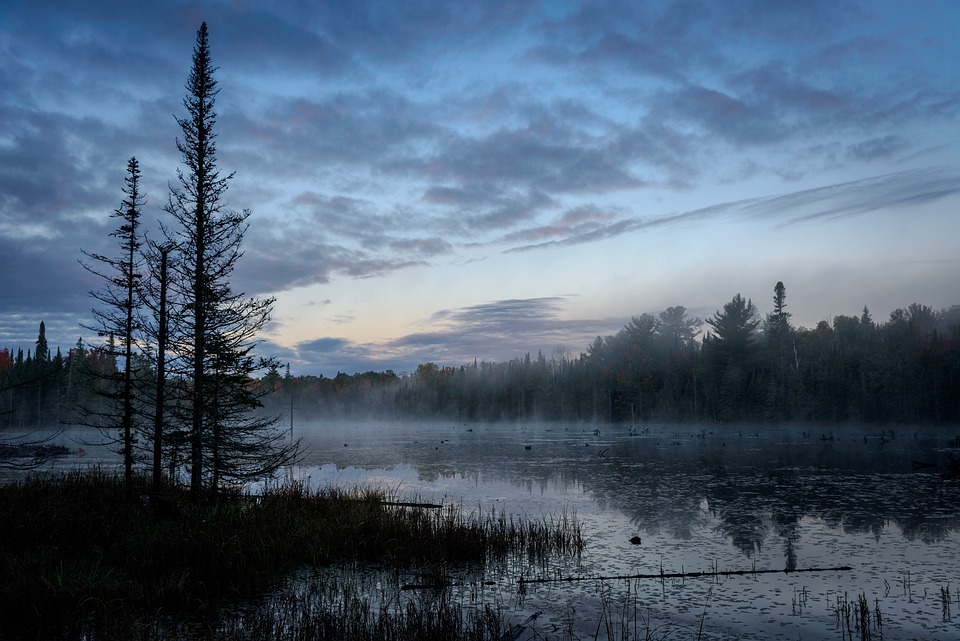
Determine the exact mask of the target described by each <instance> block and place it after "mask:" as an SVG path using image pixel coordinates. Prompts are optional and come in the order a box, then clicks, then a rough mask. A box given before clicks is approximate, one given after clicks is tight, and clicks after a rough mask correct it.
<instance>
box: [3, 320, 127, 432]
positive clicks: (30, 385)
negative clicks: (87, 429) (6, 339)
mask: <svg viewBox="0 0 960 641" xmlns="http://www.w3.org/2000/svg"><path fill="white" fill-rule="evenodd" d="M116 369H117V362H116V357H115V356H113V355H111V353H110V351H109V350H108V349H97V348H90V347H87V346H86V345H84V343H83V339H80V340H78V341H77V344H76V345H75V346H74V347H72V348H70V349H69V350H68V351H67V353H66V354H65V355H64V354H63V353H62V351H61V350H60V348H59V347H58V348H57V351H56V353H54V354H51V352H50V349H49V348H48V346H47V340H46V331H45V327H44V324H43V322H41V323H40V332H39V334H38V336H37V347H36V351H33V350H29V349H28V350H27V353H26V354H24V352H23V349H17V351H16V353H14V352H12V351H11V350H10V349H9V348H2V349H0V426H3V427H5V428H6V429H17V430H25V429H33V428H35V427H37V426H41V425H58V424H69V423H78V422H81V421H82V420H84V417H85V416H86V415H87V410H88V409H89V408H93V409H98V408H100V409H103V408H104V404H105V399H106V393H107V387H106V385H105V381H106V380H107V379H108V375H109V374H110V373H112V372H115V371H116Z"/></svg>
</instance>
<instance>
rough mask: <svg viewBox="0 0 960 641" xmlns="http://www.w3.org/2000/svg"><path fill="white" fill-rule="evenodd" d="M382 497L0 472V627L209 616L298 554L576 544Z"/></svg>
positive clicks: (31, 630) (368, 557) (461, 551)
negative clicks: (193, 495)
mask: <svg viewBox="0 0 960 641" xmlns="http://www.w3.org/2000/svg"><path fill="white" fill-rule="evenodd" d="M392 498H394V497H388V496H385V495H384V494H383V493H381V492H378V491H373V490H362V491H356V492H351V491H345V490H342V489H335V488H334V489H322V490H319V491H309V490H308V489H306V488H305V487H304V486H302V485H297V484H291V485H287V486H284V487H281V488H278V489H275V490H272V491H268V492H265V493H264V494H263V495H262V496H258V497H251V496H248V495H245V494H240V493H238V494H229V495H219V496H217V497H213V498H209V499H206V500H202V501H197V502H194V501H191V500H190V499H189V498H188V496H187V495H186V493H185V492H184V491H182V490H180V489H176V488H171V489H169V490H168V491H166V492H164V493H162V494H160V495H154V494H150V493H148V492H146V491H143V492H134V493H132V494H128V493H127V492H126V491H125V490H124V488H123V483H122V479H119V478H117V477H115V476H113V475H110V474H104V473H99V472H85V473H74V474H69V475H66V476H62V477H56V478H44V477H39V476H38V477H29V478H27V479H25V480H22V481H19V482H16V483H13V484H8V485H3V486H0V524H2V527H0V622H2V623H0V638H3V634H7V635H10V636H13V637H25V638H55V637H61V638H72V637H76V636H78V635H81V634H84V633H89V631H91V630H93V631H94V635H95V637H97V638H110V637H117V638H129V635H130V634H131V632H132V631H140V633H142V631H144V630H149V629H152V628H153V626H152V625H151V621H153V620H154V619H156V618H158V617H165V618H169V619H171V620H177V619H178V618H179V617H181V616H184V617H185V616H189V617H190V618H191V619H192V620H198V619H199V620H203V619H206V620H209V621H214V620H216V618H217V616H218V614H217V612H218V609H219V608H220V607H221V606H224V605H226V604H229V603H231V602H234V601H236V600H237V599H239V598H241V597H245V596H252V595H256V594H258V593H261V592H263V591H264V590H266V589H268V588H270V587H272V586H277V585H279V584H280V581H281V580H282V579H283V577H285V576H287V575H288V574H289V573H290V572H291V571H292V570H294V569H296V568H300V567H303V566H305V565H312V566H316V567H322V566H325V565H327V564H330V563H335V562H336V563H342V562H353V561H356V562H373V563H376V564H378V565H380V566H382V567H392V568H398V569H400V568H404V569H416V568H418V567H421V566H423V565H431V566H437V565H441V566H442V565H447V564H449V565H455V564H460V565H463V564H478V565H479V564H483V563H485V562H487V561H488V560H498V559H505V558H507V557H508V556H509V555H510V554H523V555H527V556H529V557H532V558H538V557H546V556H548V555H552V554H557V553H574V554H575V553H578V552H579V550H580V549H581V548H582V545H583V543H582V539H581V538H580V530H579V526H578V525H577V523H576V522H575V521H574V520H571V519H560V520H557V521H543V522H516V521H513V520H510V519H505V518H503V517H502V516H496V515H488V516H487V517H479V516H474V517H471V518H467V517H465V516H464V515H463V514H462V513H461V512H460V511H459V510H457V509H455V508H454V507H443V508H440V509H430V508H418V507H411V506H399V505H391V504H390V501H391V499H392ZM448 614H449V613H448ZM473 616H474V615H473V614H471V615H470V617H468V618H470V620H471V621H473V620H474V619H473V618H472V617H473ZM485 621H487V622H489V617H487V618H486V619H485ZM448 638H449V637H448Z"/></svg>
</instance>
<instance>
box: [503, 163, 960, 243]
mask: <svg viewBox="0 0 960 641" xmlns="http://www.w3.org/2000/svg"><path fill="white" fill-rule="evenodd" d="M958 193H960V170H958V169H956V168H946V167H934V168H929V169H924V170H909V171H903V172H898V173H893V174H886V175H882V176H874V177H871V178H865V179H861V180H854V181H848V182H843V183H837V184H833V185H827V186H824V187H817V188H813V189H804V190H800V191H795V192H790V193H786V194H779V195H775V196H766V197H759V198H748V199H744V200H738V201H730V202H724V203H718V204H716V205H711V206H709V207H702V208H699V209H693V210H689V211H685V212H680V213H677V214H668V215H663V216H656V217H632V216H631V217H622V218H616V219H611V220H609V221H604V222H603V223H599V222H598V223H597V224H595V225H593V226H592V228H590V229H586V230H584V229H577V228H576V227H572V228H569V230H568V233H566V234H564V233H562V231H561V228H560V227H551V228H548V229H547V230H543V231H541V230H537V229H531V230H528V232H527V233H526V234H520V233H518V234H514V235H513V236H512V237H511V240H521V239H535V238H536V237H538V236H550V235H555V236H560V238H557V239H555V240H549V241H544V242H539V243H531V244H526V245H519V246H516V247H512V248H509V249H507V250H505V251H506V252H507V253H515V252H526V251H530V250H534V249H546V248H550V247H557V246H569V245H579V244H583V243H590V242H597V241H600V240H604V239H607V238H612V237H616V236H620V235H623V234H631V233H638V232H641V231H644V230H648V229H651V228H656V227H662V226H668V225H678V224H689V223H692V222H694V221H697V220H703V219H710V218H719V217H734V218H744V217H751V218H761V219H771V220H773V221H775V222H776V224H777V225H778V226H788V225H795V224H799V223H806V222H813V221H817V220H823V221H831V220H836V219H840V218H845V217H849V216H858V215H863V214H867V213H870V212H879V211H885V210H888V209H890V208H893V207H900V206H916V205H920V204H924V203H929V202H935V201H937V200H940V199H942V198H946V197H949V196H953V195H955V194H958Z"/></svg>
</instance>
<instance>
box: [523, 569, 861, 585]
mask: <svg viewBox="0 0 960 641" xmlns="http://www.w3.org/2000/svg"><path fill="white" fill-rule="evenodd" d="M852 569H853V568H852V567H850V566H849V565H841V566H839V567H833V568H797V569H796V570H789V569H783V570H723V571H720V570H716V571H708V572H657V573H655V574H618V575H613V576H565V577H560V578H552V579H525V578H524V577H520V587H521V588H522V587H523V586H525V585H529V584H533V583H564V582H569V583H572V582H574V581H620V580H629V579H696V578H701V577H714V576H750V575H754V574H794V573H796V572H849V571H850V570H852Z"/></svg>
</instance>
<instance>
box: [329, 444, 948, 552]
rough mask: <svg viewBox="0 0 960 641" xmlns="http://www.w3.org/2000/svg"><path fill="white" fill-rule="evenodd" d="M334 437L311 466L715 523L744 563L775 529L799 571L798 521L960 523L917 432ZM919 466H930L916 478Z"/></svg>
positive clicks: (661, 523)
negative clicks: (488, 484)
mask: <svg viewBox="0 0 960 641" xmlns="http://www.w3.org/2000/svg"><path fill="white" fill-rule="evenodd" d="M468 429H469V430H470V431H468ZM371 432H372V433H373V434H374V435H376V438H375V439H371V438H370V436H371ZM841 434H842V435H841ZM327 436H328V437H329V436H330V435H329V434H327ZM336 436H337V438H336V440H337V441H338V442H339V440H340V439H343V443H342V444H339V443H338V447H333V446H331V444H330V443H329V441H330V438H324V437H322V436H321V437H319V438H318V439H317V441H316V442H315V449H314V454H313V458H312V460H311V461H310V462H311V463H313V464H323V463H334V464H335V465H337V466H338V468H340V469H346V468H347V467H361V468H366V469H371V470H372V469H380V470H389V469H391V468H392V467H394V466H397V465H404V464H409V465H411V466H412V467H413V468H414V469H415V470H416V471H417V475H418V478H419V479H420V480H422V481H423V482H425V483H433V482H436V481H437V480H439V479H444V478H461V479H468V480H473V481H474V482H475V483H478V484H479V483H481V482H485V481H491V480H499V481H506V482H509V483H511V484H512V485H514V486H516V487H518V488H523V489H525V490H526V491H527V492H529V493H534V494H536V493H539V494H541V495H542V494H545V493H547V492H557V491H560V492H567V491H576V492H583V493H586V494H588V495H589V496H590V497H591V498H592V499H593V500H594V501H596V502H597V504H598V505H599V506H600V507H601V508H602V509H607V508H615V509H617V510H619V511H621V512H623V513H624V514H625V515H627V516H628V517H629V519H630V521H631V522H632V523H634V524H635V525H636V527H637V528H638V530H639V531H640V532H644V533H647V534H666V535H668V536H670V537H672V538H674V539H677V540H686V539H689V538H690V537H691V536H692V534H693V532H694V531H696V530H698V529H700V528H702V527H703V526H704V525H706V523H707V522H708V521H713V522H716V523H717V525H716V528H717V529H718V530H719V531H720V532H721V533H722V534H723V535H724V536H725V537H726V538H727V539H729V541H730V542H731V543H732V544H733V545H734V546H735V547H736V548H737V549H738V550H739V551H740V552H741V553H742V554H743V555H745V556H747V557H752V556H754V555H755V554H757V553H758V552H760V551H762V549H763V546H764V544H765V542H768V540H769V538H770V535H771V533H773V534H774V535H775V536H776V537H777V538H779V540H780V541H781V544H782V547H783V555H784V559H785V567H787V568H796V567H797V563H798V560H797V554H798V552H797V541H798V536H799V534H798V532H799V524H800V522H801V520H803V519H817V520H822V521H823V522H824V523H826V524H828V525H829V526H830V527H832V528H836V529H839V530H841V531H842V532H844V533H847V534H861V533H869V534H871V535H873V536H874V537H875V538H876V539H877V540H879V538H880V536H881V534H882V533H883V532H884V531H886V530H888V529H889V528H890V527H891V526H896V527H897V528H898V529H899V530H900V532H902V535H903V536H904V537H906V539H908V540H909V541H922V542H924V543H932V542H937V541H941V540H943V539H944V537H946V536H947V535H948V534H949V533H951V532H953V531H956V530H957V529H958V526H960V516H958V513H960V483H958V481H956V480H950V479H944V478H942V477H941V475H940V473H939V470H938V467H937V465H938V464H939V465H940V467H941V468H942V466H943V465H944V463H945V458H946V455H947V452H946V451H945V450H944V449H943V447H944V445H945V444H946V438H945V437H938V435H936V434H934V433H930V434H922V433H921V432H919V431H918V430H916V429H915V428H911V429H907V430H900V431H899V432H891V431H889V430H886V431H883V432H876V433H870V432H863V431H859V432H858V431H853V430H849V431H845V432H842V433H834V432H828V431H823V432H810V431H809V428H807V431H804V430H803V429H799V428H798V429H790V428H784V429H776V430H762V431H761V430H751V431H750V432H749V434H747V433H744V432H743V431H740V430H731V431H728V432H722V431H720V430H714V431H713V432H709V431H707V430H704V429H697V428H685V429H683V430H677V429H676V428H671V427H661V428H659V429H658V428H653V429H651V430H650V431H649V432H648V433H646V434H644V435H642V436H633V435H630V433H628V431H627V430H626V429H625V428H617V427H611V428H606V429H605V430H604V431H603V433H602V434H600V435H596V434H594V432H593V430H592V429H591V428H585V427H582V426H566V427H558V428H552V429H548V428H522V427H517V426H502V425H485V426H473V427H470V428H466V427H465V426H435V427H427V426H391V425H384V426H352V427H350V428H346V429H343V430H341V431H339V432H337V434H336ZM351 441H352V442H351ZM913 461H931V462H933V463H934V467H933V468H927V469H924V470H921V471H914V470H913V465H912V462H913Z"/></svg>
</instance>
